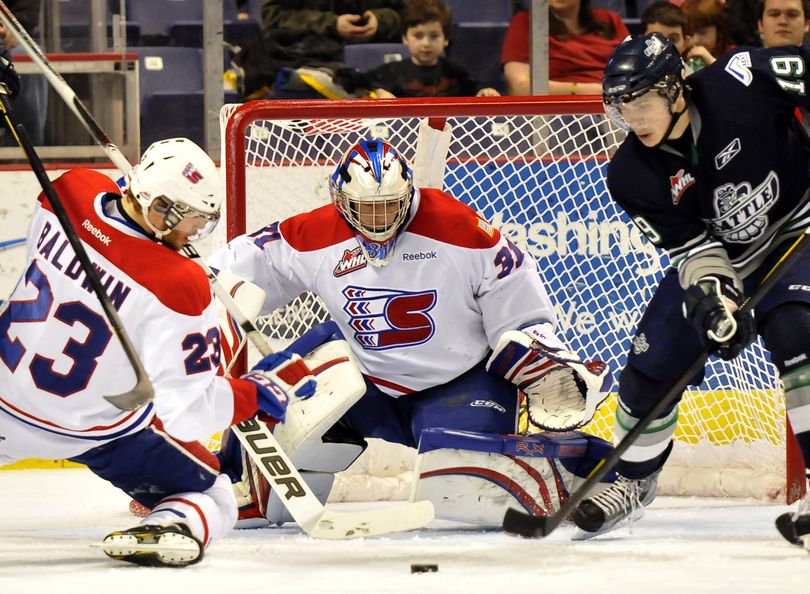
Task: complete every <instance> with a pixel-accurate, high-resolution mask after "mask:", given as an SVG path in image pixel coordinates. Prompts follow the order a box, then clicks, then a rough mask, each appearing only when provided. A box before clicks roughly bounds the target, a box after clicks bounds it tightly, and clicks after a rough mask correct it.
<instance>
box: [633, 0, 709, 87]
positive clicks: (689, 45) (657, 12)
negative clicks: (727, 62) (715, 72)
mask: <svg viewBox="0 0 810 594" xmlns="http://www.w3.org/2000/svg"><path fill="white" fill-rule="evenodd" d="M641 33H642V35H647V34H648V33H660V34H661V35H663V36H664V37H666V38H667V39H669V40H670V41H671V42H672V45H674V46H675V48H676V49H677V50H678V52H680V54H681V55H682V56H683V57H684V58H685V59H686V65H687V71H688V72H689V73H690V74H691V73H692V72H694V71H695V70H699V69H700V68H702V67H703V66H705V65H706V63H707V61H708V63H711V62H713V61H714V57H712V55H711V54H710V53H709V50H707V49H706V48H705V47H704V46H702V45H694V44H693V42H692V36H691V35H690V32H689V23H688V21H687V19H686V15H685V14H684V12H683V10H681V7H680V6H677V5H675V4H673V3H672V2H669V1H668V0H658V1H657V2H653V3H652V4H650V5H649V6H648V7H647V8H646V9H645V10H644V13H643V14H642V15H641Z"/></svg>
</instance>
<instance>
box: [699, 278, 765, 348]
mask: <svg viewBox="0 0 810 594" xmlns="http://www.w3.org/2000/svg"><path fill="white" fill-rule="evenodd" d="M729 301H731V302H733V303H734V304H735V305H736V306H737V307H740V306H741V305H742V304H743V302H744V301H745V296H744V295H743V294H742V291H740V290H739V289H737V287H735V286H734V283H733V281H732V280H731V279H729V278H726V277H721V276H704V277H703V278H701V279H700V280H699V281H698V282H696V283H695V284H694V285H691V286H690V287H689V288H687V289H686V291H684V315H685V316H686V319H688V320H689V321H690V322H692V324H693V325H694V326H695V327H696V328H697V330H698V332H699V333H700V335H701V336H704V337H706V338H708V339H709V341H710V342H711V343H712V344H713V347H712V350H711V352H712V353H713V354H715V355H717V356H718V357H720V358H721V359H724V360H726V361H728V360H730V359H733V358H734V357H736V356H737V355H739V354H740V353H741V352H742V350H743V349H744V348H745V347H747V346H748V345H749V344H751V343H752V342H753V341H754V338H756V335H757V327H756V323H755V322H754V316H753V315H752V314H751V312H740V311H732V309H731V307H729Z"/></svg>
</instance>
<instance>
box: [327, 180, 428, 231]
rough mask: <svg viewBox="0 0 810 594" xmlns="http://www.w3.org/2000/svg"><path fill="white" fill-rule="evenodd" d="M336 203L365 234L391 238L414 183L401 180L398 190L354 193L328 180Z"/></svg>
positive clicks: (347, 218) (399, 223) (405, 213)
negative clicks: (380, 192)
mask: <svg viewBox="0 0 810 594" xmlns="http://www.w3.org/2000/svg"><path fill="white" fill-rule="evenodd" d="M329 186H330V188H329V189H330V192H331V193H332V196H333V197H334V202H335V205H336V206H337V207H338V209H339V210H340V212H341V213H342V214H343V216H344V217H345V218H346V220H347V221H348V222H349V224H350V225H351V226H352V227H354V228H355V229H357V230H358V231H359V232H360V233H361V234H362V235H363V236H364V237H366V238H368V239H371V240H374V241H385V240H387V239H391V237H393V236H394V234H396V232H397V230H398V229H399V228H400V227H401V226H402V225H403V223H404V222H405V218H406V217H407V216H408V208H409V207H410V204H411V193H412V191H413V187H412V186H411V184H409V183H405V184H403V186H402V188H401V190H400V191H399V192H398V193H388V194H375V195H373V196H353V195H352V194H350V193H348V192H346V191H345V190H343V189H342V188H340V187H338V184H337V183H336V182H335V181H333V180H330V182H329Z"/></svg>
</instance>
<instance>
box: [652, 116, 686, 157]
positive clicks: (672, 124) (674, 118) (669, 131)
mask: <svg viewBox="0 0 810 594" xmlns="http://www.w3.org/2000/svg"><path fill="white" fill-rule="evenodd" d="M687 108H688V106H687V105H684V108H683V109H682V110H681V111H676V112H674V113H673V114H672V119H671V120H670V122H669V126H668V127H667V131H666V132H664V135H663V136H662V137H661V140H660V141H659V142H658V144H656V145H655V147H654V148H658V147H660V146H661V145H662V144H664V143H665V142H666V141H667V140H669V135H670V134H672V130H673V129H675V125H676V124H677V123H678V121H679V120H680V119H681V116H682V115H683V114H685V113H686V110H687Z"/></svg>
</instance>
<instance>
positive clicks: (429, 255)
mask: <svg viewBox="0 0 810 594" xmlns="http://www.w3.org/2000/svg"><path fill="white" fill-rule="evenodd" d="M438 258H439V256H438V255H437V254H436V252H417V253H415V254H402V260H403V261H404V262H413V261H415V260H436V259H438Z"/></svg>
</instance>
